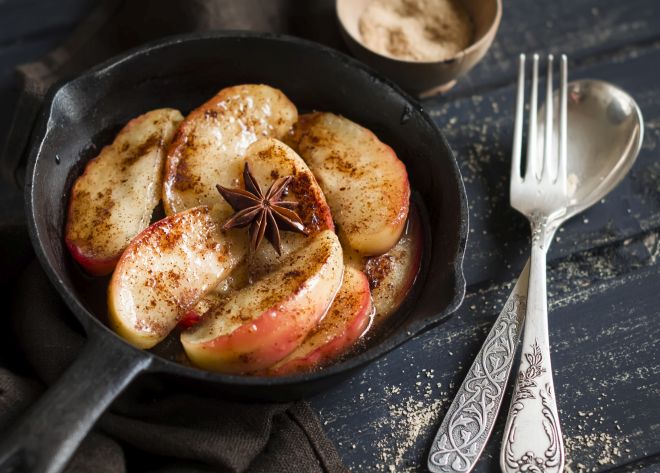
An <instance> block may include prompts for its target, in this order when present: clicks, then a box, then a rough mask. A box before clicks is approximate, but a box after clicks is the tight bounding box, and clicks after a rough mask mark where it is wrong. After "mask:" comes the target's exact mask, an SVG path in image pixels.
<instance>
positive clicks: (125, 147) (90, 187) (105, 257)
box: [65, 108, 183, 276]
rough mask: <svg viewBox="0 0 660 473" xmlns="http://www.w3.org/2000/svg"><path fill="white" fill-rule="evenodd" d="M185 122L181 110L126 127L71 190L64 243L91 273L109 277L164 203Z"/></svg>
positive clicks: (148, 115) (156, 113)
mask: <svg viewBox="0 0 660 473" xmlns="http://www.w3.org/2000/svg"><path fill="white" fill-rule="evenodd" d="M181 120H183V116H181V113H179V111H178V110H174V109H171V108H163V109H158V110H152V111H150V112H147V113H145V114H144V115H140V116H139V117H137V118H134V119H133V120H131V121H130V122H128V123H127V124H126V126H124V128H123V129H122V130H121V131H120V132H119V134H118V135H117V137H116V138H115V140H114V141H113V143H112V144H111V145H109V146H106V147H104V148H103V149H102V150H101V153H99V155H98V156H97V157H96V158H94V159H92V160H91V161H89V163H87V166H86V167H85V171H84V172H83V173H82V175H81V176H80V177H79V178H78V179H76V182H75V183H74V184H73V187H72V190H71V199H70V200H69V209H68V216H67V221H66V230H65V242H66V245H67V247H68V248H69V251H70V252H71V255H72V256H73V258H74V259H75V260H76V261H77V262H78V263H79V264H80V265H81V266H82V267H83V268H84V269H85V270H86V271H87V272H88V273H90V274H93V275H97V276H102V275H105V274H109V273H110V272H112V270H113V269H114V267H115V265H116V264H117V260H118V259H119V256H121V253H122V251H124V248H126V246H127V245H128V243H129V242H130V241H131V239H132V238H133V237H134V236H135V235H137V234H138V233H140V232H141V231H142V230H144V229H145V228H146V227H147V226H148V225H149V222H150V220H151V215H152V213H153V210H154V208H155V207H156V205H158V202H159V201H160V194H161V186H162V177H163V163H164V160H165V150H166V147H167V146H168V145H169V143H170V141H171V140H172V137H173V136H174V133H175V131H176V129H177V127H178V126H179V123H180V122H181Z"/></svg>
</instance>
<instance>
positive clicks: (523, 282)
mask: <svg viewBox="0 0 660 473" xmlns="http://www.w3.org/2000/svg"><path fill="white" fill-rule="evenodd" d="M555 101H557V96H556V94H555ZM555 109H557V104H555ZM544 117H545V113H544V108H543V107H542V108H541V109H540V110H539V111H538V121H539V135H540V136H543V130H544V129H545V127H544V120H545V119H544ZM568 124H569V128H568V138H567V140H568V146H567V147H568V155H569V159H568V162H567V166H568V189H569V196H570V203H569V207H568V210H567V212H566V214H565V215H564V217H563V218H561V219H560V220H559V221H557V222H556V226H555V227H554V228H553V229H551V231H549V232H548V233H547V235H548V240H550V239H552V238H553V237H554V232H555V231H556V229H557V228H559V226H561V224H563V223H564V222H565V221H566V220H568V219H570V218H572V217H574V216H575V215H577V214H579V213H580V212H582V211H583V210H585V209H587V208H588V207H591V206H592V205H594V204H595V203H597V202H599V201H600V200H601V199H602V198H603V197H605V196H606V195H607V194H608V193H609V192H610V191H611V190H612V189H614V188H615V187H616V186H617V184H619V182H621V180H622V179H623V178H624V176H625V175H626V174H627V173H628V171H629V170H630V168H631V167H632V165H633V163H634V162H635V160H636V159H637V155H638V154H639V150H640V148H641V146H642V138H643V133H644V120H643V118H642V112H641V111H640V109H639V107H638V106H637V103H636V102H635V101H634V100H633V98H632V97H630V96H629V95H628V94H627V93H626V92H624V91H623V90H621V89H619V88H618V87H616V86H614V85H612V84H608V83H607V82H603V81H598V80H579V81H574V82H570V83H569V84H568ZM553 128H554V129H556V128H557V127H553ZM556 138H557V137H556V136H555V137H554V140H556ZM541 145H542V143H541V144H540V146H541ZM528 280H529V261H528V262H527V264H526V265H525V268H524V269H523V270H522V273H521V274H520V277H519V278H518V281H517V282H516V285H515V287H514V288H513V291H512V292H511V295H510V296H509V298H508V299H507V301H506V304H505V305H504V309H503V310H502V312H500V315H499V316H498V317H497V320H495V323H494V324H493V327H492V328H491V330H490V332H489V333H488V337H487V338H486V340H485V341H484V344H483V345H482V347H481V350H479V353H478V354H477V357H476V359H475V361H474V362H473V363H472V366H471V367H470V371H469V372H468V374H467V376H466V378H465V379H464V380H463V384H462V385H461V387H460V388H459V390H458V392H457V393H456V397H455V398H454V401H453V402H452V404H451V406H449V410H448V411H447V413H446V414H445V417H444V419H443V421H442V424H441V425H440V429H439V430H438V433H437V434H436V437H435V439H434V441H433V444H432V446H431V451H430V453H429V457H428V468H429V470H430V471H431V472H433V473H441V472H442V473H453V472H457V473H458V472H461V473H465V472H468V471H470V470H471V469H472V468H473V467H474V465H475V464H476V462H477V460H478V458H479V456H480V455H481V452H482V451H483V448H484V446H485V445H486V442H487V440H488V438H489V436H490V434H491V431H492V429H493V425H494V424H495V419H496V417H497V413H498V411H499V408H500V405H501V403H502V398H503V397H504V391H505V389H504V388H505V386H506V383H507V380H508V378H509V373H510V372H511V365H512V363H513V358H514V355H515V353H516V348H517V346H518V343H519V341H520V334H521V331H522V326H523V321H524V317H525V303H526V298H527V283H528Z"/></svg>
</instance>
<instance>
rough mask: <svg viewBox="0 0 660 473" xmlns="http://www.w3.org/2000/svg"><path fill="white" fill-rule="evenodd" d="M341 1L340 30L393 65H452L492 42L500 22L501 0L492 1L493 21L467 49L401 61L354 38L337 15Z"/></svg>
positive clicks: (336, 9) (336, 8)
mask: <svg viewBox="0 0 660 473" xmlns="http://www.w3.org/2000/svg"><path fill="white" fill-rule="evenodd" d="M342 1H348V0H335V14H336V15H337V21H338V22H339V25H340V26H341V29H342V30H343V31H344V33H345V34H346V35H348V36H349V37H350V38H351V39H352V40H353V41H355V43H357V44H358V45H359V46H361V47H362V48H364V49H365V50H367V51H369V52H370V53H371V54H373V55H375V56H378V57H379V58H381V59H385V60H389V61H391V62H392V63H394V64H397V63H399V64H408V65H421V66H425V65H426V66H430V65H436V66H437V65H439V64H453V63H455V62H458V61H460V60H462V59H463V58H464V57H466V56H467V55H469V54H472V53H474V52H477V51H478V50H480V49H481V48H482V47H484V45H485V44H486V43H488V42H489V41H492V40H493V38H494V37H495V33H496V32H497V30H498V28H499V27H500V23H501V21H502V0H493V1H494V2H495V17H494V18H493V21H492V22H491V24H490V26H489V27H488V30H486V32H485V33H484V34H483V36H482V37H481V38H479V39H478V40H477V41H473V42H471V43H470V45H469V46H468V47H467V48H465V49H462V50H460V51H459V52H457V53H456V54H454V55H453V56H452V57H449V58H447V59H442V60H440V61H413V60H410V59H401V58H396V57H393V56H388V55H386V54H382V53H379V52H378V51H374V50H373V49H371V48H369V47H367V46H366V45H365V44H364V42H363V41H362V40H361V39H360V38H356V37H355V35H354V34H353V33H351V31H350V30H349V29H348V28H347V27H346V26H345V23H344V18H342V15H341V14H340V13H339V4H340V3H342Z"/></svg>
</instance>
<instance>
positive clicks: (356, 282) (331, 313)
mask: <svg viewBox="0 0 660 473" xmlns="http://www.w3.org/2000/svg"><path fill="white" fill-rule="evenodd" d="M373 315H374V306H373V305H372V303H371V292H370V290H369V280H368V279H367V276H365V274H364V273H363V272H362V271H360V270H358V269H355V268H353V267H352V266H345V268H344V279H343V281H342V284H341V287H340V288H339V292H337V296H336V297H335V300H334V301H333V302H332V305H331V306H330V309H328V313H327V314H326V316H325V317H324V318H323V320H321V322H320V323H319V325H318V326H317V327H316V329H314V331H313V332H312V333H310V334H309V336H308V337H307V338H306V339H305V340H304V341H303V343H302V344H301V345H300V346H299V347H298V348H296V349H295V350H294V351H293V352H292V353H291V354H290V355H289V356H287V357H286V358H284V359H283V360H281V361H279V362H278V363H276V364H275V365H274V366H273V367H271V368H269V369H268V370H266V373H265V374H270V375H285V374H291V373H301V372H307V371H311V370H313V369H314V368H317V367H319V366H323V365H325V364H327V363H328V362H330V361H333V360H335V359H336V358H337V357H338V356H340V355H342V354H344V353H346V352H347V351H348V350H350V349H351V348H352V347H353V346H354V345H355V342H356V341H357V340H358V339H359V338H360V337H361V336H362V335H363V334H364V333H365V332H366V330H367V329H368V328H369V325H370V323H371V319H372V317H373Z"/></svg>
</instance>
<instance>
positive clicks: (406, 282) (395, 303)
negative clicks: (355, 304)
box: [364, 205, 424, 323]
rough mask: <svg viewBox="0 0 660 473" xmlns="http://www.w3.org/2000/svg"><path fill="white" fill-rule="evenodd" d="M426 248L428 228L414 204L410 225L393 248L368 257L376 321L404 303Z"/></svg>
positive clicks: (368, 274)
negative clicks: (425, 230) (426, 228)
mask: <svg viewBox="0 0 660 473" xmlns="http://www.w3.org/2000/svg"><path fill="white" fill-rule="evenodd" d="M423 251H424V231H423V228H422V223H421V219H420V216H419V211H418V210H417V209H416V208H415V206H414V205H413V206H412V208H411V210H410V215H409V217H408V223H407V224H406V228H405V230H404V232H403V235H402V236H401V239H399V241H398V243H397V244H396V245H394V248H392V249H391V250H390V251H388V252H387V253H385V254H384V255H380V256H374V257H371V258H368V259H367V261H366V263H365V267H364V272H365V273H366V275H367V277H368V278H369V284H370V286H371V297H372V299H373V303H374V307H375V308H376V318H375V320H374V323H379V322H380V320H382V319H383V318H385V317H387V316H388V315H390V314H391V313H392V312H394V311H395V310H396V309H398V308H399V306H400V305H401V304H402V303H403V300H404V299H405V298H406V296H407V295H408V292H409V291H410V289H411V288H412V286H413V284H414V283H415V279H416V278H417V274H418V273H419V268H420V265H421V261H422V253H423Z"/></svg>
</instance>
